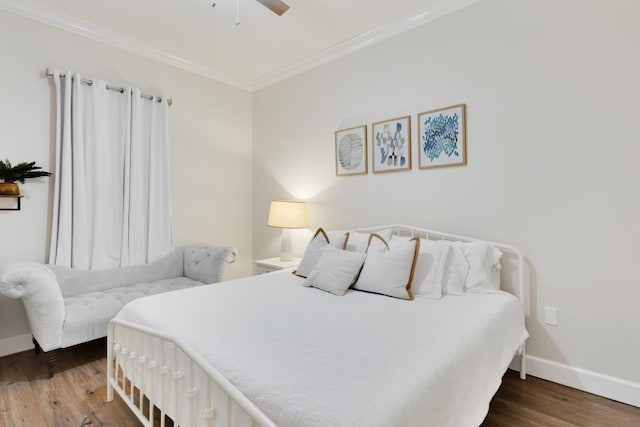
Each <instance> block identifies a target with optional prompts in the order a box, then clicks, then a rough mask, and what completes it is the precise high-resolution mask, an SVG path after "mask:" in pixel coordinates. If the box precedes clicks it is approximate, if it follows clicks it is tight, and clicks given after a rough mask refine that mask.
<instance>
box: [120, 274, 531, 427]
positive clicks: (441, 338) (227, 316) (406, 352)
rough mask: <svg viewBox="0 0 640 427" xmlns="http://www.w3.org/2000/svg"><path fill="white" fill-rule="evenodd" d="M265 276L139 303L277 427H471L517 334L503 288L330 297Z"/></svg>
mask: <svg viewBox="0 0 640 427" xmlns="http://www.w3.org/2000/svg"><path fill="white" fill-rule="evenodd" d="M302 281H303V279H301V278H299V277H296V276H293V275H292V274H290V273H289V272H284V271H281V272H276V273H270V274H263V275H259V276H255V277H250V278H245V279H239V280H234V281H228V282H223V283H217V284H214V285H208V286H202V287H198V288H193V289H187V290H182V291H177V292H170V293H164V294H160V295H154V296H150V297H145V298H140V299H137V300H135V301H132V302H131V303H129V304H128V305H126V306H125V307H124V308H123V309H122V311H121V312H120V313H119V314H118V316H117V317H118V318H120V319H123V320H128V321H130V322H134V323H138V324H142V325H145V326H148V327H151V328H154V329H158V330H160V331H163V332H165V333H169V334H173V335H175V336H177V337H180V338H181V339H182V340H183V341H185V342H187V343H189V344H190V345H191V346H192V347H193V348H194V349H196V350H197V351H198V352H199V353H200V354H202V355H203V356H204V357H205V358H206V359H207V360H209V361H210V363H211V364H212V365H213V366H214V367H215V368H217V369H218V370H219V371H220V372H221V373H222V374H223V375H224V376H225V377H226V378H227V379H228V380H229V381H231V383H233V384H234V385H235V386H236V387H237V388H238V389H239V390H240V391H241V392H242V393H243V394H245V395H246V396H247V397H248V398H249V399H250V400H251V401H253V402H254V403H255V404H256V406H258V407H259V408H260V409H261V410H262V411H263V412H264V413H265V414H266V415H267V416H268V417H269V418H271V419H272V420H273V421H274V422H275V423H276V424H277V425H278V426H280V427H289V426H290V427H294V426H295V427H320V426H322V427H326V426H349V427H354V426H367V427H374V426H385V427H389V426H438V427H443V426H455V427H464V426H477V425H479V424H480V423H481V422H482V420H483V419H484V417H485V416H486V414H487V411H488V407H489V402H490V400H491V398H492V396H493V394H494V393H495V392H496V390H497V389H498V387H499V385H500V379H501V377H502V375H503V373H504V371H505V370H506V368H507V366H508V365H509V363H510V362H511V360H512V358H513V356H514V354H515V353H516V351H517V349H518V348H519V346H520V345H521V344H522V343H523V342H524V340H525V339H526V337H527V336H528V335H527V332H526V330H525V328H524V315H523V312H522V309H521V307H520V303H519V301H518V300H517V299H516V298H515V297H514V296H512V295H509V294H506V293H498V294H472V293H469V294H465V295H463V296H453V295H446V296H444V297H443V298H442V299H441V300H430V299H414V300H413V301H406V300H398V299H394V298H390V297H385V296H380V295H374V294H369V293H365V292H358V291H353V290H350V291H348V292H347V294H346V295H344V296H342V297H339V296H335V295H332V294H329V293H327V292H323V291H321V290H318V289H315V288H306V287H303V286H302Z"/></svg>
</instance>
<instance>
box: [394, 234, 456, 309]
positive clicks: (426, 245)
mask: <svg viewBox="0 0 640 427" xmlns="http://www.w3.org/2000/svg"><path fill="white" fill-rule="evenodd" d="M408 241H409V237H406V236H392V237H391V241H390V242H389V247H390V248H391V249H393V248H395V247H397V246H398V245H401V244H403V243H404V242H408ZM450 249H451V244H450V242H448V241H446V240H427V239H420V253H419V254H418V259H417V261H416V268H415V270H414V272H413V282H412V284H411V293H412V294H413V296H414V297H422V298H431V299H440V298H441V297H442V283H443V281H444V274H445V270H446V266H447V258H448V256H449V251H450ZM463 280H464V278H463Z"/></svg>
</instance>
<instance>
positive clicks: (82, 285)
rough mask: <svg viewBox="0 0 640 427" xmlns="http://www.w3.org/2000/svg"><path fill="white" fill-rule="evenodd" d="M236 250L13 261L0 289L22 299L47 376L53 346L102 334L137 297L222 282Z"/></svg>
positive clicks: (193, 248)
mask: <svg viewBox="0 0 640 427" xmlns="http://www.w3.org/2000/svg"><path fill="white" fill-rule="evenodd" d="M236 255H237V251H236V250H235V249H234V248H230V247H220V246H210V245H189V246H183V247H181V248H177V249H175V250H174V251H172V252H171V253H169V254H168V255H166V256H164V257H162V258H160V259H158V260H156V261H153V262H150V263H148V264H144V265H137V266H131V267H123V268H111V269H103V270H81V269H75V268H67V267H60V266H56V265H45V264H41V263H37V262H16V263H11V264H8V265H6V266H3V268H1V269H0V293H2V294H3V295H5V296H8V297H10V298H16V299H17V298H22V301H23V303H24V307H25V310H26V312H27V318H28V319H29V325H30V327H31V333H32V335H33V343H34V345H35V348H36V353H39V352H40V350H44V351H45V352H46V353H45V354H46V359H47V364H48V368H49V377H50V378H51V377H52V376H53V367H54V363H55V350H56V349H59V348H66V347H70V346H73V345H76V344H80V343H83V342H87V341H91V340H94V339H97V338H102V337H104V336H106V335H107V325H108V323H109V320H111V318H113V317H114V316H115V315H116V314H117V313H118V311H120V309H121V308H122V307H123V306H124V305H125V304H126V303H128V302H129V301H132V300H134V299H136V298H140V297H143V296H147V295H154V294H158V293H161V292H168V291H174V290H178V289H184V288H189V287H193V286H200V285H203V284H208V283H216V282H219V281H221V280H222V276H223V274H224V270H225V265H226V264H227V263H232V262H234V261H235V257H236Z"/></svg>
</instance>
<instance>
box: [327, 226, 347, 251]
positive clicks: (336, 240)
mask: <svg viewBox="0 0 640 427" xmlns="http://www.w3.org/2000/svg"><path fill="white" fill-rule="evenodd" d="M327 237H329V246H331V247H334V248H338V249H344V245H345V244H346V243H347V232H346V231H344V230H332V231H327Z"/></svg>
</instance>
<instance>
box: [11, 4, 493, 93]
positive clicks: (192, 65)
mask: <svg viewBox="0 0 640 427" xmlns="http://www.w3.org/2000/svg"><path fill="white" fill-rule="evenodd" d="M479 1H481V0H440V1H439V2H438V3H436V4H435V5H433V6H431V7H430V8H429V9H427V10H425V11H423V12H421V13H419V14H418V15H415V16H410V17H405V18H402V19H399V20H396V21H394V22H391V23H389V24H386V25H383V26H381V27H378V28H375V29H373V30H371V31H368V32H366V33H363V34H360V35H358V36H355V37H353V38H351V39H349V40H347V41H345V42H342V43H339V44H337V45H335V46H333V47H330V48H328V49H325V50H323V51H321V52H319V53H317V54H314V55H311V56H310V57H308V58H306V59H303V60H301V61H298V62H295V63H293V64H290V65H287V66H286V67H283V68H280V69H278V70H276V71H273V72H271V73H268V74H266V75H264V76H262V77H258V78H256V79H254V80H251V81H247V80H244V79H240V78H237V77H235V76H231V75H229V74H226V73H221V72H218V71H216V70H214V69H212V68H209V67H206V66H204V65H202V64H198V63H196V62H192V61H189V60H187V59H184V58H181V57H179V56H176V55H173V54H171V53H168V52H165V51H162V50H159V49H156V48H153V47H151V46H148V45H146V44H143V43H140V42H138V41H136V40H134V39H132V38H129V37H125V36H123V35H122V34H118V33H116V32H114V31H111V30H108V29H106V28H103V27H99V26H97V25H94V24H91V23H90V22H87V21H84V20H81V19H77V18H74V17H72V16H69V15H66V14H64V13H61V12H58V11H56V10H54V9H52V8H49V7H46V6H41V5H39V4H35V3H32V2H30V1H28V0H0V10H4V11H6V12H9V13H12V14H14V15H18V16H22V17H25V18H28V19H32V20H34V21H37V22H40V23H43V24H45V25H49V26H52V27H55V28H58V29H61V30H64V31H68V32H70V33H74V34H77V35H80V36H83V37H87V38H90V39H92V40H95V41H97V42H100V43H104V44H107V45H110V46H113V47H116V48H119V49H122V50H125V51H128V52H131V53H134V54H136V55H140V56H143V57H146V58H149V59H153V60H156V61H159V62H162V63H165V64H168V65H171V66H174V67H177V68H180V69H183V70H186V71H190V72H192V73H195V74H198V75H201V76H203V77H206V78H209V79H213V80H217V81H219V82H222V83H226V84H228V85H231V86H234V87H237V88H240V89H244V90H248V91H255V90H259V89H263V88H265V87H267V86H270V85H273V84H275V83H278V82H280V81H283V80H286V79H288V78H290V77H293V76H295V75H297V74H301V73H303V72H305V71H308V70H310V69H312V68H315V67H318V66H320V65H323V64H326V63H328V62H331V61H334V60H336V59H338V58H341V57H343V56H346V55H348V54H350V53H353V52H355V51H358V50H360V49H364V48H366V47H368V46H370V45H372V44H374V43H377V42H380V41H382V40H385V39H388V38H390V37H393V36H395V35H398V34H401V33H404V32H406V31H409V30H411V29H413V28H416V27H418V26H420V25H423V24H426V23H427V22H431V21H433V20H435V19H438V18H440V17H442V16H444V15H448V14H450V13H453V12H455V11H457V10H460V9H463V8H465V7H467V6H470V5H471V4H473V3H477V2H479Z"/></svg>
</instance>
